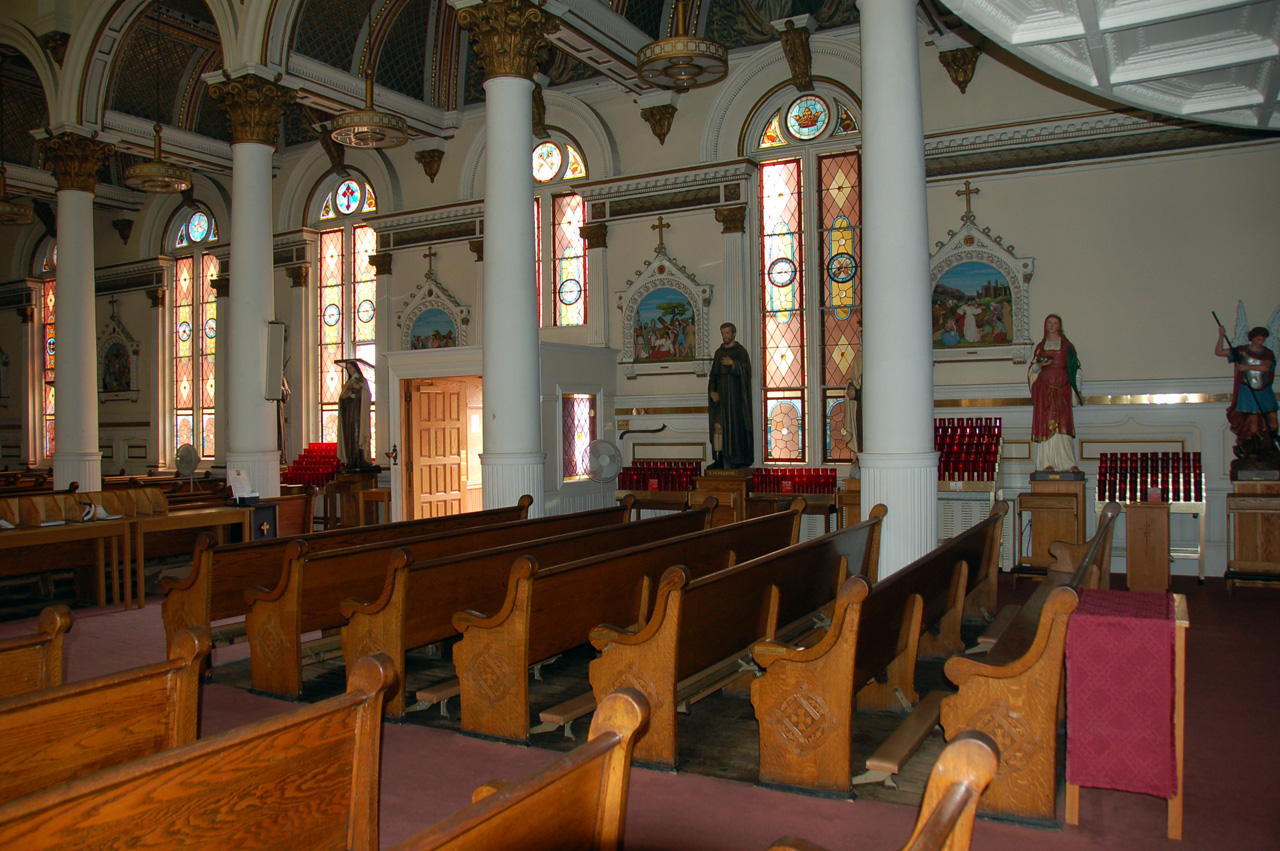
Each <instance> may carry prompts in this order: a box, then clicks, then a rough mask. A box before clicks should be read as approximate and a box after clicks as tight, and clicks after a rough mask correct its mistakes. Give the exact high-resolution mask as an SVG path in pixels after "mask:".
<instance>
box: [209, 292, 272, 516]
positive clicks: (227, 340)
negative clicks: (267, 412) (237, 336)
mask: <svg viewBox="0 0 1280 851" xmlns="http://www.w3.org/2000/svg"><path fill="white" fill-rule="evenodd" d="M223 276H225V277H226V278H227V279H228V285H227V286H225V287H222V288H220V289H217V290H215V291H214V292H215V294H216V295H217V298H215V299H214V309H215V310H216V311H217V312H218V318H217V332H218V335H217V337H216V338H215V339H214V345H215V346H216V347H217V348H216V350H215V351H216V356H215V357H214V359H213V384H214V387H219V388H222V387H226V388H228V389H229V388H230V387H231V376H230V374H229V373H230V371H231V363H230V360H231V340H232V334H231V322H230V321H229V319H230V313H231V286H230V278H231V276H230V275H229V274H228V273H227V272H225V271H222V270H219V277H223ZM264 371H265V370H264ZM263 389H265V388H263ZM230 395H231V394H230V393H229V392H223V393H215V394H214V396H213V466H215V467H223V468H225V467H226V466H227V437H228V434H227V432H228V426H229V425H230V424H231V416H230V413H229V411H228V410H227V409H228V407H229V406H228V404H227V397H228V396H230ZM250 481H251V482H252V481H253V480H252V479H250ZM254 487H257V484H254ZM259 493H261V491H259Z"/></svg>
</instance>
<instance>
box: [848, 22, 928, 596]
mask: <svg viewBox="0 0 1280 851" xmlns="http://www.w3.org/2000/svg"><path fill="white" fill-rule="evenodd" d="M859 8H860V9H861V12H862V113H863V131H862V157H863V169H862V205H863V206H862V211H863V212H862V221H863V249H862V252H863V253H862V269H863V276H864V277H863V280H862V299H863V307H862V320H863V321H862V327H863V329H864V331H863V338H862V344H863V347H864V350H865V355H864V358H865V360H864V363H865V367H864V373H863V380H862V393H863V405H864V408H863V410H864V414H863V429H864V435H865V439H866V450H865V451H864V452H862V453H861V454H860V455H859V459H860V462H861V465H862V504H863V505H864V506H867V507H868V508H869V507H870V506H872V505H875V504H876V503H878V502H882V503H884V504H885V505H886V506H888V508H889V514H888V517H887V518H886V519H885V524H884V531H883V533H882V534H883V537H882V538H881V547H880V575H881V576H886V575H888V574H891V573H893V572H894V571H896V570H899V569H901V568H902V567H904V566H905V565H907V564H909V563H910V562H911V561H913V560H915V559H916V558H918V557H920V556H921V555H923V554H925V553H927V552H928V551H929V550H931V549H933V548H934V547H935V546H937V543H938V494H937V465H938V456H937V453H936V452H934V451H933V357H932V355H931V354H930V349H929V340H930V338H931V334H932V331H931V326H930V312H929V234H928V217H927V211H926V207H925V181H924V123H923V119H922V115H921V100H920V59H919V47H918V38H917V33H916V4H915V0H863V1H862V3H860V4H859ZM904 341H906V342H907V347H906V348H907V351H909V352H910V354H907V353H904V349H903V342H904Z"/></svg>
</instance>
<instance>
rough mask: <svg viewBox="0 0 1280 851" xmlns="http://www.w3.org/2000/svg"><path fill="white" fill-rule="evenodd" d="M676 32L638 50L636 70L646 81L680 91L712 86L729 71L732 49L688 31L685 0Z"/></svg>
mask: <svg viewBox="0 0 1280 851" xmlns="http://www.w3.org/2000/svg"><path fill="white" fill-rule="evenodd" d="M675 26H676V32H675V35H673V36H670V37H668V38H663V39H659V40H657V41H655V42H653V43H652V44H647V45H645V46H644V47H642V48H640V50H638V51H637V52H636V73H637V74H638V75H639V76H640V79H642V80H644V81H645V82H646V83H652V84H653V85H655V86H659V87H661V88H664V89H674V90H675V91H678V92H684V91H688V90H689V89H697V88H701V87H702V86H710V85H713V84H714V83H718V82H720V81H721V80H723V79H724V75H725V74H726V73H728V71H729V51H728V49H727V48H726V47H725V46H724V45H723V44H720V43H719V42H717V41H712V40H711V39H709V38H698V37H697V36H692V35H686V34H685V31H684V30H685V13H684V0H678V2H677V3H676V24H675Z"/></svg>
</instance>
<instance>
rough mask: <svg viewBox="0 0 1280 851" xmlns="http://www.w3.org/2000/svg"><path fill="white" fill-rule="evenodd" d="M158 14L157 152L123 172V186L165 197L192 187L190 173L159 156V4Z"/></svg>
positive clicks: (158, 6) (155, 131)
mask: <svg viewBox="0 0 1280 851" xmlns="http://www.w3.org/2000/svg"><path fill="white" fill-rule="evenodd" d="M155 15H156V62H155V63H154V64H155V69H156V100H155V106H156V111H155V116H156V123H155V125H154V126H153V127H152V128H151V129H152V131H153V132H154V133H155V136H156V142H155V153H154V155H153V157H152V159H151V160H150V161H148V162H145V163H137V164H136V165H131V166H129V167H128V168H126V169H125V170H124V185H125V186H128V187H129V188H130V189H137V190H138V191H140V192H151V193H155V194H165V193H172V192H184V191H186V190H187V189H190V188H191V172H190V171H188V170H187V169H185V168H183V167H182V166H176V165H169V164H168V163H167V162H165V161H164V160H163V159H161V157H160V61H159V60H160V5H159V4H158V3H157V4H156V5H155Z"/></svg>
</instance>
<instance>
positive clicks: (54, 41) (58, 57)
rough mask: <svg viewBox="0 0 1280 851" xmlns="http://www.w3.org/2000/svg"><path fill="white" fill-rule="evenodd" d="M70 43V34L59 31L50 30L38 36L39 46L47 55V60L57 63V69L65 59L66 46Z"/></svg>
mask: <svg viewBox="0 0 1280 851" xmlns="http://www.w3.org/2000/svg"><path fill="white" fill-rule="evenodd" d="M70 41H71V33H65V32H62V31H60V30H52V31H51V32H47V33H45V34H44V35H42V36H40V46H41V47H43V48H44V52H45V53H48V54H49V58H51V59H52V60H53V61H54V62H57V63H58V67H59V68H61V67H62V63H63V61H64V60H65V59H66V58H67V44H68V43H69V42H70Z"/></svg>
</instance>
